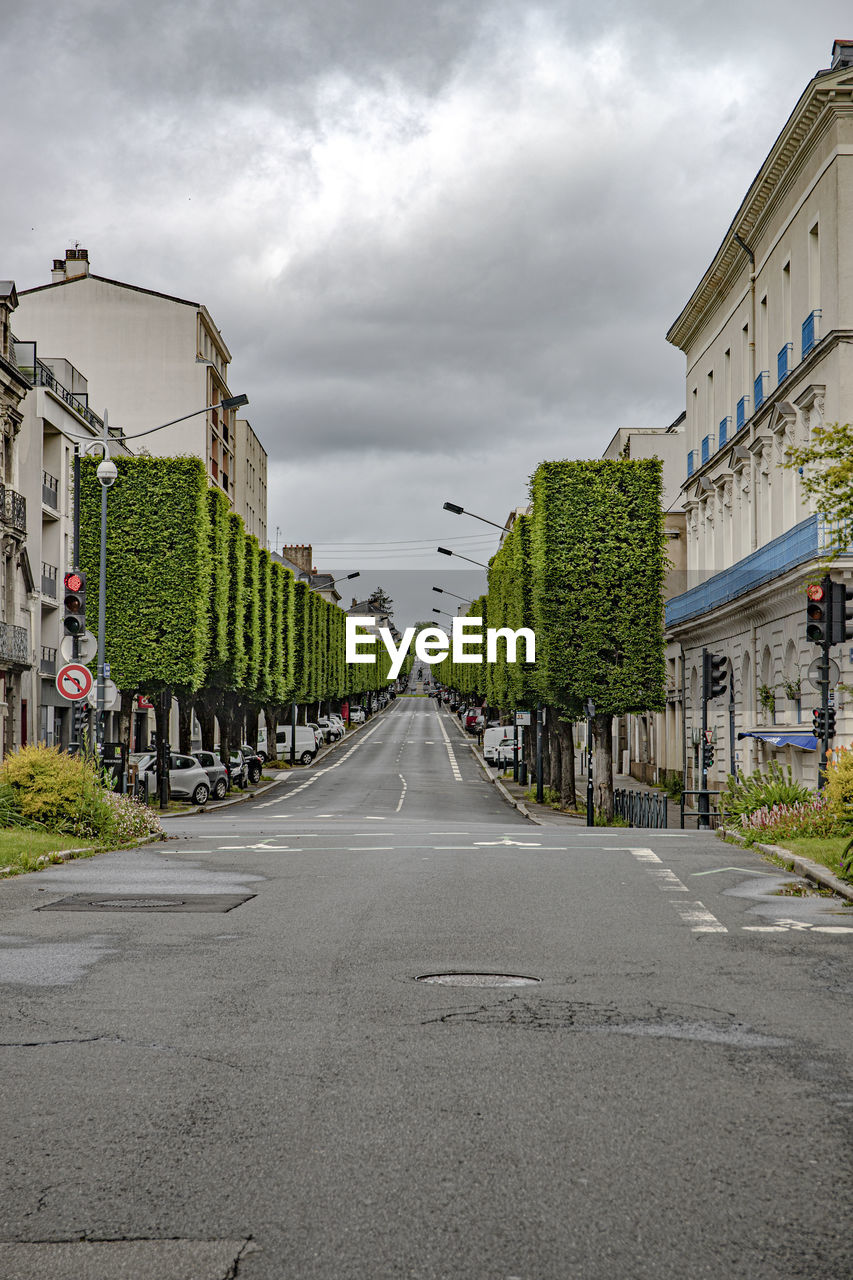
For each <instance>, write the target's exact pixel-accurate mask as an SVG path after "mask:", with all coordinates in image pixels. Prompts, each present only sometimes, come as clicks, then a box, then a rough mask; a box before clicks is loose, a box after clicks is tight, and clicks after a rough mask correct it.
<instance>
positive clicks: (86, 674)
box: [56, 662, 92, 702]
mask: <svg viewBox="0 0 853 1280" xmlns="http://www.w3.org/2000/svg"><path fill="white" fill-rule="evenodd" d="M56 687H57V689H58V690H59V692H60V694H61V695H62V697H63V698H67V699H68V701H69V702H80V701H81V699H83V698H85V696H86V694H87V693H88V692H89V690H90V689H91V687H92V673H91V671H90V670H89V668H88V667H84V666H83V664H82V662H69V663H67V664H66V666H64V667H60V669H59V672H58V674H57V677H56Z"/></svg>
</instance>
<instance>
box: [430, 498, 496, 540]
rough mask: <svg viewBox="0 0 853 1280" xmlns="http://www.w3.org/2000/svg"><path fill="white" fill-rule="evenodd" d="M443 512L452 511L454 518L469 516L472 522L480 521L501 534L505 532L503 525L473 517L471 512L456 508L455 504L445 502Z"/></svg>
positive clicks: (480, 517) (476, 516)
mask: <svg viewBox="0 0 853 1280" xmlns="http://www.w3.org/2000/svg"><path fill="white" fill-rule="evenodd" d="M444 510H445V511H452V512H453V514H454V515H455V516H470V517H471V519H472V520H482V522H483V524H490V525H492V527H493V528H495V529H500V531H501V533H506V532H507V527H506V525H505V524H498V523H497V521H496V520H487V519H486V517H485V516H478V515H475V514H474V512H473V511H466V510H465V508H464V507H457V505H456V503H455V502H445V504H444Z"/></svg>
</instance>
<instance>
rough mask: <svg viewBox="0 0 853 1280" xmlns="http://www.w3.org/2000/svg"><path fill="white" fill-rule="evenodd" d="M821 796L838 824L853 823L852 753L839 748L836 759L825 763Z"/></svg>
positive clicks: (844, 748)
mask: <svg viewBox="0 0 853 1280" xmlns="http://www.w3.org/2000/svg"><path fill="white" fill-rule="evenodd" d="M823 794H824V795H825V796H826V799H827V802H828V803H829V806H830V808H831V809H832V811H833V813H834V814H835V816H836V818H837V819H838V821H839V822H842V823H845V824H848V825H849V824H850V823H851V822H853V751H848V749H847V748H846V747H841V748H840V750H839V752H838V756H837V758H836V759H834V760H828V761H827V765H826V786H825V787H824V792H823Z"/></svg>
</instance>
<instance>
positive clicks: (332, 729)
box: [317, 716, 344, 742]
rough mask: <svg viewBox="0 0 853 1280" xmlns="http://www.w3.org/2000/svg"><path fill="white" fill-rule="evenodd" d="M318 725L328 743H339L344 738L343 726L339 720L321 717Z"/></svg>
mask: <svg viewBox="0 0 853 1280" xmlns="http://www.w3.org/2000/svg"><path fill="white" fill-rule="evenodd" d="M317 725H318V727H319V729H320V732H321V733H322V735H323V738H324V740H325V741H326V742H337V741H338V739H339V738H342V737H343V736H344V727H343V724H339V723H338V721H337V720H332V719H331V718H330V717H329V716H321V717H320V719H319V720H318V721H317Z"/></svg>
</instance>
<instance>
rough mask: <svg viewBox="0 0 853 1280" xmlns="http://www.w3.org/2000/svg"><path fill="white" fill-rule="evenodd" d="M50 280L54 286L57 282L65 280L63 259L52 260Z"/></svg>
mask: <svg viewBox="0 0 853 1280" xmlns="http://www.w3.org/2000/svg"><path fill="white" fill-rule="evenodd" d="M50 278H51V280H52V281H53V283H54V284H56V282H57V280H64V279H65V259H64V258H54V260H53V270H52V271H51V273H50Z"/></svg>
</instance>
